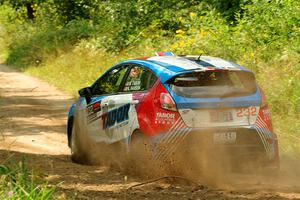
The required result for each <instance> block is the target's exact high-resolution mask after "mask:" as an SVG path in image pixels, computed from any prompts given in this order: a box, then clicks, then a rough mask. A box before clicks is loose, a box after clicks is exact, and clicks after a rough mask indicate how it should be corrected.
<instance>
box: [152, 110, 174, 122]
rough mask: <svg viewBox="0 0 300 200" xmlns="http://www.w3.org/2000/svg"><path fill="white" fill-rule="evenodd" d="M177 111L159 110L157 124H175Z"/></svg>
mask: <svg viewBox="0 0 300 200" xmlns="http://www.w3.org/2000/svg"><path fill="white" fill-rule="evenodd" d="M174 121H175V113H165V112H158V113H156V119H155V124H174Z"/></svg>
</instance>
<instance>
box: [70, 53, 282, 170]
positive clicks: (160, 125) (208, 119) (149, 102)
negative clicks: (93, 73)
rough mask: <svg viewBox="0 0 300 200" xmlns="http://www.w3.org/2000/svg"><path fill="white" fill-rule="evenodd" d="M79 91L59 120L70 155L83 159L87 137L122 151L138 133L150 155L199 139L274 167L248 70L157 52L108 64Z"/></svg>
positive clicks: (266, 119) (160, 156) (261, 102)
mask: <svg viewBox="0 0 300 200" xmlns="http://www.w3.org/2000/svg"><path fill="white" fill-rule="evenodd" d="M79 95H80V97H79V99H78V100H77V101H76V103H74V104H73V105H72V106H71V108H70V110H69V114H68V122H67V127H68V128H67V136H68V143H69V147H70V148H71V153H72V158H73V160H75V161H80V160H83V159H86V157H87V156H88V155H87V154H86V152H88V151H89V150H90V149H91V142H92V143H93V145H99V146H101V145H104V144H106V145H113V144H116V143H121V144H123V147H124V148H125V149H126V148H127V149H128V148H130V146H131V144H132V143H133V142H134V138H138V137H137V136H139V138H140V137H143V138H144V139H145V140H147V143H148V144H150V145H149V146H150V147H151V149H152V151H151V152H152V153H151V154H152V157H153V158H154V159H156V160H162V161H163V160H166V159H168V158H169V157H170V156H171V155H173V154H174V152H176V150H178V149H180V147H181V146H182V145H183V144H185V145H186V146H187V147H188V148H190V149H193V151H196V150H195V149H194V148H193V146H197V147H198V149H201V145H200V144H201V142H203V141H205V143H206V146H209V147H211V149H217V148H218V147H221V146H222V147H224V146H226V148H228V149H229V150H230V153H231V154H233V155H236V156H239V157H240V158H243V159H246V160H255V161H256V160H258V158H259V160H261V161H262V162H263V163H264V164H265V165H268V166H271V167H278V166H279V155H278V142H277V137H276V134H275V133H274V131H273V128H272V123H271V118H270V111H269V108H268V105H267V102H266V97H265V95H264V93H263V91H262V89H261V88H260V87H259V86H258V85H257V83H256V81H255V75H254V73H253V72H251V71H250V70H249V69H246V68H244V67H242V66H240V65H238V64H235V63H233V62H229V61H226V60H223V59H221V58H216V57H211V56H203V55H201V56H199V55H196V56H193V55H191V56H190V55H181V56H175V55H173V53H170V52H166V53H162V52H160V53H156V56H152V57H144V58H140V59H133V60H127V61H124V62H121V63H118V64H116V65H114V66H113V67H111V68H110V69H109V70H107V71H106V72H105V73H104V74H103V75H102V76H100V77H99V78H98V79H97V80H96V81H95V82H94V83H93V84H92V85H91V86H89V87H86V88H83V89H81V90H79ZM87 141H89V142H88V143H87ZM187 143H188V144H187ZM123 152H126V150H123ZM104 154H105V153H104ZM99 156H101V155H99Z"/></svg>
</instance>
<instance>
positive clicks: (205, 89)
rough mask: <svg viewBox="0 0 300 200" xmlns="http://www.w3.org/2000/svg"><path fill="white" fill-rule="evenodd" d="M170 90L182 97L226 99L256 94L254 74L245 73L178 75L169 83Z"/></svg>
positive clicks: (226, 72)
mask: <svg viewBox="0 0 300 200" xmlns="http://www.w3.org/2000/svg"><path fill="white" fill-rule="evenodd" d="M168 83H169V85H170V87H171V89H172V90H173V91H174V92H175V93H176V94H178V95H180V96H184V97H203V98H213V97H218V98H226V97H235V96H247V95H251V94H253V93H255V92H256V88H257V87H256V82H255V77H254V74H253V73H251V72H245V71H230V70H209V71H202V72H192V73H185V74H180V75H179V76H176V77H174V78H172V79H171V80H170V81H169V82H168Z"/></svg>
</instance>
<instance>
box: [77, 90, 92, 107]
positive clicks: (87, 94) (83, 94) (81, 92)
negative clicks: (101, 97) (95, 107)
mask: <svg viewBox="0 0 300 200" xmlns="http://www.w3.org/2000/svg"><path fill="white" fill-rule="evenodd" d="M78 93H79V96H81V97H85V100H86V103H87V104H89V103H90V102H91V98H92V91H91V87H85V88H82V89H80V90H79V91H78Z"/></svg>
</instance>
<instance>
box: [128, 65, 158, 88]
mask: <svg viewBox="0 0 300 200" xmlns="http://www.w3.org/2000/svg"><path fill="white" fill-rule="evenodd" d="M156 80H157V77H156V76H155V74H154V73H153V72H151V71H150V70H149V69H146V68H144V67H141V66H138V65H134V66H132V67H131V69H130V71H129V74H128V77H127V79H126V81H125V84H124V88H123V92H133V91H145V90H148V89H149V88H151V87H152V85H153V84H154V83H155V81H156Z"/></svg>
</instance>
